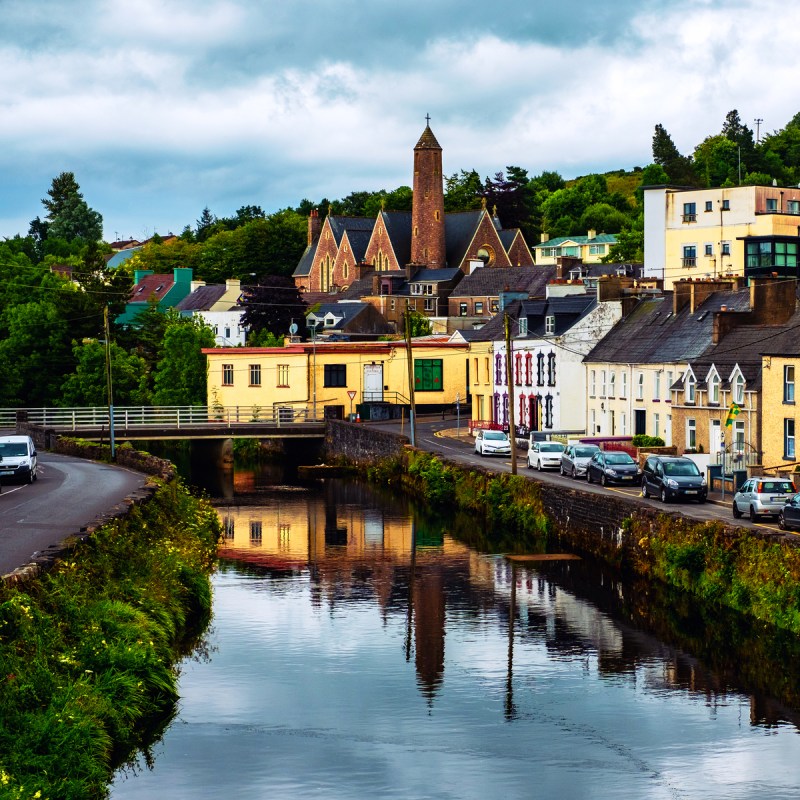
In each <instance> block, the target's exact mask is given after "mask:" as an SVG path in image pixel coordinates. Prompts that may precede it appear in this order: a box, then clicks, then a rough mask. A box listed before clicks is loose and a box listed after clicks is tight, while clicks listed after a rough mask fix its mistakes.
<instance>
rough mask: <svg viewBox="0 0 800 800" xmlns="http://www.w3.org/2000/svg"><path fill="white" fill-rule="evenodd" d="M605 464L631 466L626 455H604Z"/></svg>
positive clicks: (631, 462)
mask: <svg viewBox="0 0 800 800" xmlns="http://www.w3.org/2000/svg"><path fill="white" fill-rule="evenodd" d="M606 464H633V459H632V458H631V457H630V456H629V455H628V454H627V453H606Z"/></svg>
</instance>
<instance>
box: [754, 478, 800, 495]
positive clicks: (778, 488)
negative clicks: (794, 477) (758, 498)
mask: <svg viewBox="0 0 800 800" xmlns="http://www.w3.org/2000/svg"><path fill="white" fill-rule="evenodd" d="M756 491H758V492H766V493H767V494H774V493H778V492H780V493H781V494H794V493H795V491H797V490H796V489H795V488H794V484H793V483H792V482H791V481H761V482H760V483H759V484H758V485H757V489H756Z"/></svg>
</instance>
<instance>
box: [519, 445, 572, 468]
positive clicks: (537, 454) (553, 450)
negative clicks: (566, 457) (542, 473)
mask: <svg viewBox="0 0 800 800" xmlns="http://www.w3.org/2000/svg"><path fill="white" fill-rule="evenodd" d="M563 452H564V445H563V444H561V442H534V441H531V442H530V444H529V445H528V466H529V467H530V468H531V469H533V468H534V467H536V469H538V470H543V469H556V468H558V467H560V466H561V455H562V454H563Z"/></svg>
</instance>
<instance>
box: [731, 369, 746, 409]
mask: <svg viewBox="0 0 800 800" xmlns="http://www.w3.org/2000/svg"><path fill="white" fill-rule="evenodd" d="M744 383H745V381H744V375H742V373H741V372H738V373H737V374H736V377H735V378H734V379H733V385H732V389H733V402H734V403H736V405H739V406H741V405H743V404H744Z"/></svg>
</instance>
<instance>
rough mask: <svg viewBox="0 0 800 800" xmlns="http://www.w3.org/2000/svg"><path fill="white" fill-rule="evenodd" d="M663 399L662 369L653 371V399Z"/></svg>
mask: <svg viewBox="0 0 800 800" xmlns="http://www.w3.org/2000/svg"><path fill="white" fill-rule="evenodd" d="M660 399H661V370H660V369H659V370H656V371H655V372H654V373H653V400H660Z"/></svg>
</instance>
